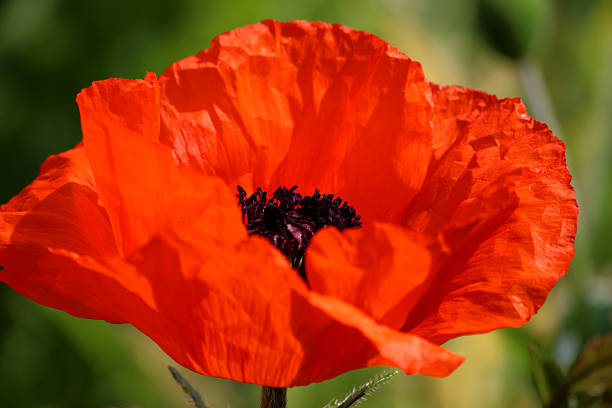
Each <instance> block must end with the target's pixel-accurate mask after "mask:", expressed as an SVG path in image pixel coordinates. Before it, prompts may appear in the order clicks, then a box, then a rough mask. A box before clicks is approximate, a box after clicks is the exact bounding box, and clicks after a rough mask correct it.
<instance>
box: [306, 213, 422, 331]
mask: <svg viewBox="0 0 612 408" xmlns="http://www.w3.org/2000/svg"><path fill="white" fill-rule="evenodd" d="M430 267H431V258H430V253H429V251H428V250H427V248H426V247H425V245H424V239H423V238H422V237H419V236H417V235H416V234H414V233H410V232H409V231H407V230H406V229H404V228H400V227H398V226H396V225H393V224H385V223H370V224H366V225H365V226H364V227H363V228H361V229H354V230H347V231H343V232H340V231H338V230H337V229H336V228H326V229H324V230H322V231H320V232H319V233H317V234H316V235H315V238H314V239H313V241H312V242H311V244H310V246H309V247H308V251H307V256H306V270H307V271H308V282H309V283H310V287H311V289H312V290H314V291H316V292H318V293H322V294H324V295H327V296H330V297H334V298H337V299H341V300H343V301H345V302H347V303H349V304H352V305H353V306H355V307H356V308H358V309H361V310H362V311H363V312H364V313H366V314H367V315H368V316H371V317H372V318H373V319H374V320H375V321H377V322H379V323H381V324H385V325H387V326H389V327H392V328H395V329H399V328H400V327H402V325H403V324H404V322H405V320H406V317H407V315H408V313H409V312H410V310H411V309H412V307H413V306H414V305H415V304H416V303H417V302H418V301H419V299H420V297H421V295H422V294H423V293H424V292H425V291H426V289H427V284H428V280H429V279H430Z"/></svg>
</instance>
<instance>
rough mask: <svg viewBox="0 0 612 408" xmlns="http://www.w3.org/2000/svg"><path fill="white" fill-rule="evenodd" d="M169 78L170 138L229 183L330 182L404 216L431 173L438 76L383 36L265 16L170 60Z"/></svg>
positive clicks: (187, 157)
mask: <svg viewBox="0 0 612 408" xmlns="http://www.w3.org/2000/svg"><path fill="white" fill-rule="evenodd" d="M160 86H161V91H162V92H161V107H162V123H161V137H160V140H161V141H162V143H165V144H167V145H169V146H171V147H172V149H173V151H174V154H175V156H176V157H177V158H178V159H179V160H180V161H181V162H183V163H187V164H189V165H191V166H194V167H196V168H198V169H200V170H201V171H203V172H205V173H207V174H213V175H216V176H219V177H221V178H223V179H224V180H225V181H226V182H227V183H228V184H230V185H241V186H243V187H244V188H245V189H246V190H247V191H254V190H255V188H256V187H262V189H263V190H264V191H270V192H271V191H274V190H275V189H276V188H277V187H278V186H281V185H287V186H292V185H295V184H297V185H298V186H299V187H300V190H301V191H304V192H311V191H314V189H315V188H319V189H320V190H321V191H333V192H334V193H335V194H338V195H340V196H342V197H343V198H345V199H347V200H349V201H350V202H351V204H354V205H357V206H358V207H359V212H360V214H361V215H362V216H363V217H364V218H366V219H371V220H375V219H376V220H378V219H381V220H392V219H395V220H397V218H398V216H399V210H401V209H402V208H403V205H404V204H403V203H405V202H406V201H407V200H409V199H410V198H411V197H412V196H413V195H414V194H415V193H416V191H417V190H418V189H419V188H420V186H421V183H422V181H423V177H424V175H425V171H426V169H427V164H428V161H427V160H424V158H428V157H429V156H428V155H429V151H430V150H429V149H430V145H431V138H432V135H431V126H430V120H431V115H432V111H431V100H430V93H431V91H430V89H429V84H428V83H427V82H426V81H425V78H424V76H423V72H422V70H421V67H420V65H419V64H418V63H417V62H414V61H411V60H410V59H409V58H408V57H406V56H405V55H403V54H401V53H399V52H398V51H397V50H396V49H394V48H393V47H390V46H389V45H388V44H387V43H386V42H384V41H382V40H381V39H379V38H378V37H376V36H374V35H372V34H369V33H365V32H361V31H356V30H351V29H349V28H347V27H343V26H340V25H330V24H324V23H311V22H305V21H294V22H289V23H279V22H275V21H264V22H262V23H259V24H255V25H251V26H247V27H243V28H239V29H236V30H233V31H231V32H229V33H226V34H222V35H220V36H219V37H217V38H215V40H213V42H212V45H211V48H210V49H208V50H204V51H202V52H200V53H199V54H197V55H196V56H193V57H190V58H186V59H184V60H182V61H179V62H177V63H175V64H173V65H171V66H170V67H169V68H168V69H167V70H166V72H164V74H163V75H162V77H161V78H160ZM381 203H384V204H385V205H384V206H381V205H380V204H381Z"/></svg>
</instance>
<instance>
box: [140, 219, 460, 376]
mask: <svg viewBox="0 0 612 408" xmlns="http://www.w3.org/2000/svg"><path fill="white" fill-rule="evenodd" d="M218 217H219V214H210V215H206V216H204V218H203V219H200V220H199V221H198V222H197V223H196V224H195V225H194V227H193V228H192V229H189V230H184V231H182V232H181V233H180V234H179V235H175V234H173V233H172V232H168V233H167V234H164V235H163V236H158V237H156V238H154V239H153V240H152V241H151V242H150V243H149V244H148V245H147V246H146V247H145V248H143V249H142V250H141V251H139V252H138V253H137V254H136V255H135V257H134V259H133V262H135V263H136V264H137V265H138V269H139V270H141V271H144V273H145V275H146V276H148V277H149V279H150V282H151V285H152V290H153V293H154V298H155V304H156V307H157V310H156V317H157V318H156V320H155V322H156V324H151V321H149V320H147V319H146V317H141V318H140V319H141V320H136V321H132V323H133V324H134V325H135V326H136V327H138V328H140V329H141V330H142V331H143V332H145V333H146V334H147V335H149V336H150V337H151V338H153V339H154V340H155V341H156V342H157V343H158V344H159V345H160V346H161V347H162V348H163V349H164V350H165V351H166V352H167V353H168V354H169V355H170V356H172V357H173V358H174V359H175V360H177V361H178V362H180V363H181V364H183V365H185V366H186V367H190V368H192V369H194V370H195V371H198V372H200V373H203V374H206V375H214V376H219V377H226V378H232V379H234V380H238V381H244V382H254V383H257V384H266V385H271V386H288V385H301V384H308V383H310V382H314V381H321V380H324V379H327V378H330V377H333V376H336V375H338V374H341V373H343V372H345V371H348V370H351V369H355V368H359V367H365V366H371V365H382V364H391V365H394V366H397V367H400V368H402V369H403V370H405V371H406V372H408V373H424V374H428V375H436V376H442V375H447V374H449V373H450V372H451V371H452V370H454V369H455V368H456V366H457V365H458V364H459V363H460V362H461V361H462V358H461V357H458V356H456V355H454V354H452V353H450V352H448V351H446V350H444V349H442V348H440V347H439V346H436V345H434V344H431V343H429V342H427V341H424V340H423V339H420V338H418V337H416V336H413V335H408V334H402V333H399V332H396V331H393V330H391V329H389V328H387V327H385V326H381V325H378V324H376V323H375V322H374V321H373V320H372V319H371V318H370V317H367V316H366V315H365V314H363V313H361V312H360V311H358V310H357V309H355V308H353V307H351V306H349V305H347V304H345V303H344V302H342V301H339V300H335V299H333V298H329V297H325V296H321V295H317V294H315V293H313V292H309V291H308V290H307V289H306V286H305V285H304V283H303V282H302V281H301V279H300V278H299V277H298V275H297V274H296V273H295V271H294V270H292V269H291V268H290V267H289V264H288V262H287V261H286V260H285V259H284V258H283V257H282V255H280V253H279V252H278V251H276V250H275V249H273V248H272V247H271V246H270V245H269V244H268V242H267V241H265V240H264V239H263V238H260V237H251V238H248V239H243V240H240V239H236V240H234V244H233V245H227V243H225V242H224V243H222V244H220V243H217V242H215V240H216V237H215V236H214V229H212V228H207V226H208V225H209V223H210V222H214V219H217V218H218ZM200 226H201V228H200ZM202 248H205V249H206V250H205V251H204V253H202V251H201V249H202ZM167 271H176V273H173V274H168V273H167ZM141 322H144V324H143V323H141Z"/></svg>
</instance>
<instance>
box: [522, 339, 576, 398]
mask: <svg viewBox="0 0 612 408" xmlns="http://www.w3.org/2000/svg"><path fill="white" fill-rule="evenodd" d="M527 348H528V350H529V354H530V355H531V375H532V379H533V383H534V385H535V388H536V390H537V392H538V396H539V397H540V401H541V402H542V404H545V403H547V402H549V401H550V400H551V399H552V397H553V394H554V393H555V390H557V389H558V388H559V387H560V386H561V384H562V382H563V374H562V372H561V368H560V367H559V365H558V364H557V362H556V361H555V360H553V359H552V357H551V356H550V355H549V354H548V353H546V352H544V351H543V350H542V348H541V347H540V346H539V345H538V344H537V343H531V344H530V345H528V346H527ZM563 400H564V401H565V403H564V405H559V406H567V398H563Z"/></svg>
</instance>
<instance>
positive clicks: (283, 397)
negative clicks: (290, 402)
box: [259, 386, 287, 408]
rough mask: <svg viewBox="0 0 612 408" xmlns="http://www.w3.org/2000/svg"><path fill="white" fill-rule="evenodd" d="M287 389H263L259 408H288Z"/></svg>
mask: <svg viewBox="0 0 612 408" xmlns="http://www.w3.org/2000/svg"><path fill="white" fill-rule="evenodd" d="M286 407H287V389H286V388H276V387H266V386H264V387H261V399H260V402H259V408H286Z"/></svg>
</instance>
